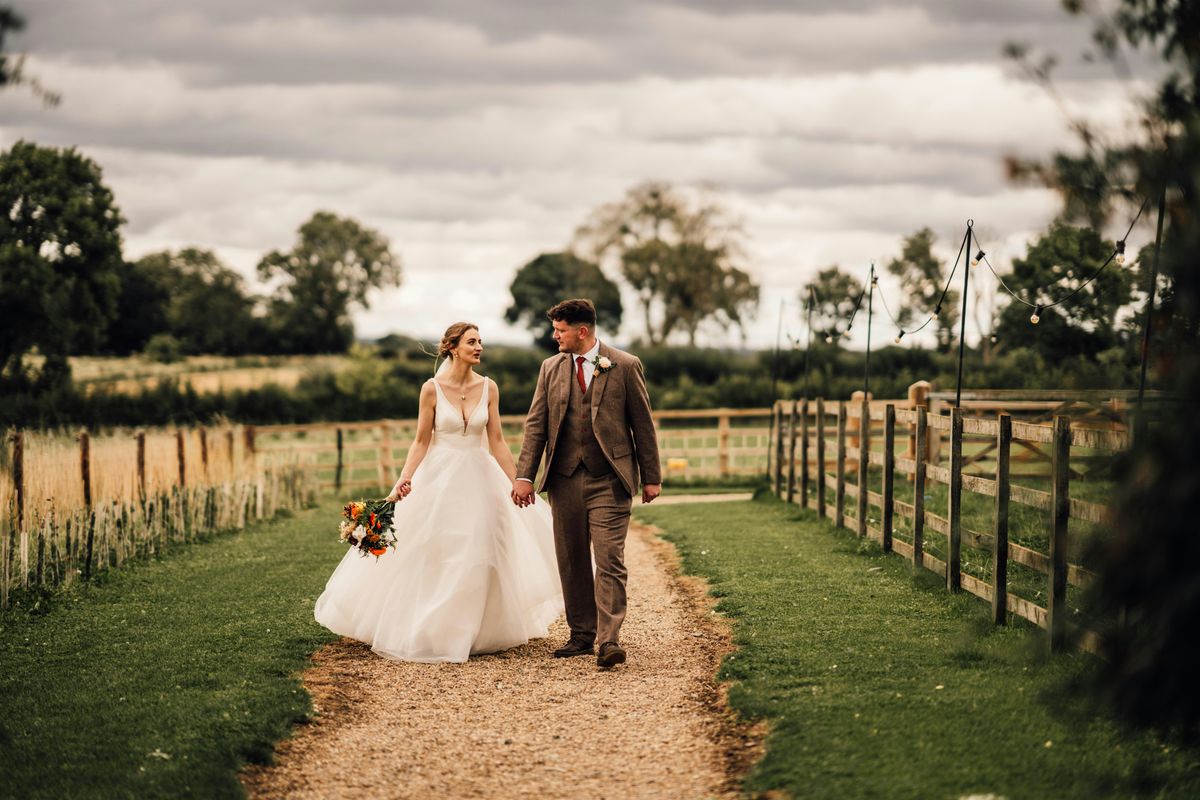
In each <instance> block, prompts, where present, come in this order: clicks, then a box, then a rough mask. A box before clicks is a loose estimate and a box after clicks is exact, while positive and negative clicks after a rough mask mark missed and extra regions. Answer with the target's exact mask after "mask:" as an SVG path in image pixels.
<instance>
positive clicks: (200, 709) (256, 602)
mask: <svg viewBox="0 0 1200 800" xmlns="http://www.w3.org/2000/svg"><path fill="white" fill-rule="evenodd" d="M337 513H338V509H337V508H336V507H335V506H334V505H333V503H332V502H326V503H324V504H323V505H322V506H321V507H320V508H318V509H314V510H309V511H304V512H301V513H300V514H297V515H296V516H295V517H293V518H290V519H277V520H275V521H272V522H269V523H264V524H261V525H258V526H255V527H253V528H251V529H247V530H246V531H244V532H239V533H230V534H224V535H221V536H219V537H216V538H214V539H213V540H212V541H209V542H207V543H205V544H201V545H192V546H186V547H181V548H178V549H176V550H174V551H173V552H172V553H171V554H170V556H169V557H168V558H165V559H163V560H161V561H154V562H147V563H142V564H131V565H129V566H127V567H126V568H124V569H122V570H120V571H117V572H115V573H113V574H111V575H108V576H105V579H104V581H103V582H102V583H100V584H99V585H96V586H92V587H86V586H84V587H78V588H76V589H74V590H72V591H70V592H68V593H66V594H63V595H60V596H58V597H57V598H55V600H54V602H53V603H51V605H50V608H49V610H48V611H46V613H44V614H37V615H31V614H29V613H28V612H13V613H9V614H7V615H4V616H0V797H5V798H8V797H12V798H18V797H19V798H63V797H71V798H86V797H98V798H99V797H103V798H117V797H122V798H123V797H130V798H132V797H137V798H147V797H205V798H209V797H212V798H216V797H239V796H241V795H242V791H241V786H240V784H239V783H238V782H237V778H236V771H237V769H238V767H239V766H240V765H241V764H242V763H243V762H244V761H246V760H251V761H261V760H263V759H265V758H268V757H269V754H270V752H271V749H272V746H273V743H274V742H275V741H276V740H278V739H280V738H283V737H284V736H286V735H288V732H289V730H290V727H291V725H292V724H293V723H294V722H295V721H297V720H299V719H302V718H304V717H305V715H306V714H308V713H309V710H310V704H309V698H308V695H307V694H306V693H305V692H304V691H303V690H302V689H301V688H300V684H299V681H298V677H297V676H298V674H299V671H300V670H302V669H303V668H304V666H305V664H306V660H307V656H308V655H309V654H310V653H311V652H313V651H314V650H315V649H317V648H318V647H319V646H320V645H321V644H322V643H323V642H325V641H328V640H330V639H332V638H333V637H332V635H330V634H329V633H328V632H326V631H325V630H324V629H323V628H321V627H320V626H319V625H317V623H316V622H315V621H314V620H313V618H312V607H313V602H314V601H315V600H316V597H317V595H318V594H319V593H320V592H321V590H322V589H323V588H324V585H325V580H326V579H327V578H328V576H329V573H330V572H331V571H332V569H333V566H334V565H335V564H336V562H337V559H338V557H339V555H340V554H341V553H342V552H343V546H342V545H339V544H338V543H337V542H336V536H335V533H334V525H335V523H336V517H337Z"/></svg>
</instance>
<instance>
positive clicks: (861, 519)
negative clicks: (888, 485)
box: [858, 395, 871, 539]
mask: <svg viewBox="0 0 1200 800" xmlns="http://www.w3.org/2000/svg"><path fill="white" fill-rule="evenodd" d="M870 436H871V406H870V403H869V402H868V400H867V397H866V395H864V396H863V401H862V411H861V413H860V415H859V418H858V538H860V539H865V538H866V536H867V467H868V464H867V460H868V455H869V452H870V449H871V439H870Z"/></svg>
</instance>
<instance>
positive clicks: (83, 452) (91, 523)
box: [79, 428, 96, 581]
mask: <svg viewBox="0 0 1200 800" xmlns="http://www.w3.org/2000/svg"><path fill="white" fill-rule="evenodd" d="M79 476H80V478H81V479H82V481H83V507H84V513H85V514H86V515H87V520H88V531H87V553H86V554H85V556H84V562H83V579H84V580H85V581H86V580H90V579H91V577H92V552H93V549H94V547H95V543H96V513H95V511H94V509H93V508H92V438H91V436H90V435H89V434H88V431H87V428H84V429H82V430H81V431H79Z"/></svg>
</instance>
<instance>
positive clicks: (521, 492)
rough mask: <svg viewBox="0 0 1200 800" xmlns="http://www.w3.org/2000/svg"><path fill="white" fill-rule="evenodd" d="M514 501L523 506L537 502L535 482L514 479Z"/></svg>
mask: <svg viewBox="0 0 1200 800" xmlns="http://www.w3.org/2000/svg"><path fill="white" fill-rule="evenodd" d="M512 501H513V502H514V503H516V504H517V505H518V506H520V507H521V508H524V507H525V506H531V505H533V504H534V503H536V502H537V493H536V492H535V491H533V484H532V483H530V482H529V481H522V480H518V481H514V482H513V490H512Z"/></svg>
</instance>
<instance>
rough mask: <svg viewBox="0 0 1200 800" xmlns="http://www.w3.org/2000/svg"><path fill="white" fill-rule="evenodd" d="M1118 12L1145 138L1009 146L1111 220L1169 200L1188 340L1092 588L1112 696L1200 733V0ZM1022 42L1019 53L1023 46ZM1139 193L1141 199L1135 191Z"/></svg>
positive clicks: (1106, 21) (1103, 27)
mask: <svg viewBox="0 0 1200 800" xmlns="http://www.w3.org/2000/svg"><path fill="white" fill-rule="evenodd" d="M1064 5H1065V6H1066V8H1067V9H1068V11H1070V12H1072V13H1076V14H1078V13H1082V12H1083V11H1088V12H1089V13H1091V12H1094V9H1093V8H1091V7H1090V5H1087V4H1084V3H1082V2H1080V0H1065V2H1064ZM1112 11H1113V13H1112V16H1103V15H1099V14H1097V15H1096V16H1095V17H1094V18H1095V19H1097V20H1098V22H1097V23H1096V24H1097V27H1096V29H1095V34H1096V35H1095V41H1096V42H1097V44H1098V46H1099V50H1100V51H1101V54H1103V55H1106V56H1108V57H1110V58H1112V59H1113V60H1114V62H1116V63H1121V61H1122V60H1123V58H1124V56H1123V55H1122V53H1121V51H1122V50H1124V49H1126V48H1130V49H1139V48H1140V49H1142V50H1143V55H1145V56H1146V57H1147V58H1154V59H1156V60H1157V61H1158V70H1157V71H1156V73H1155V74H1156V75H1157V76H1158V77H1157V81H1158V83H1157V85H1156V86H1155V89H1154V91H1153V93H1152V94H1151V95H1149V96H1148V97H1147V98H1146V99H1145V101H1144V103H1143V105H1142V108H1141V114H1140V116H1141V119H1140V120H1139V122H1140V125H1139V126H1138V127H1137V129H1136V130H1137V131H1138V134H1137V136H1136V138H1134V139H1132V140H1129V141H1123V142H1113V141H1109V140H1107V139H1106V138H1105V137H1103V136H1099V135H1097V134H1096V132H1095V131H1094V130H1093V129H1092V128H1091V127H1090V126H1088V125H1087V124H1086V122H1085V121H1077V124H1076V125H1075V128H1076V130H1077V131H1079V132H1080V133H1081V136H1080V144H1081V147H1079V148H1077V149H1076V150H1074V151H1073V152H1071V153H1060V154H1057V155H1056V156H1054V157H1053V158H1052V159H1050V160H1047V161H1041V162H1026V161H1021V160H1018V159H1012V160H1011V161H1010V166H1011V168H1012V172H1013V175H1014V177H1017V178H1027V179H1033V180H1034V181H1037V182H1040V183H1043V184H1045V185H1049V186H1051V187H1054V188H1056V189H1058V190H1059V191H1060V192H1061V193H1062V195H1063V198H1064V200H1065V203H1064V212H1065V213H1066V214H1067V215H1069V216H1071V217H1072V218H1078V219H1085V220H1088V221H1090V222H1093V223H1098V222H1103V221H1105V220H1108V219H1109V218H1110V217H1111V216H1112V214H1113V213H1114V212H1115V211H1123V212H1125V211H1127V210H1128V211H1127V213H1132V206H1136V204H1137V203H1138V202H1140V199H1141V198H1150V199H1151V200H1152V202H1154V203H1155V204H1157V202H1159V201H1163V204H1164V206H1165V212H1166V213H1165V218H1166V227H1167V230H1168V231H1169V232H1170V235H1168V236H1166V237H1164V239H1163V247H1162V254H1161V261H1160V265H1159V266H1160V269H1161V271H1162V272H1163V273H1164V274H1166V275H1167V276H1169V282H1170V284H1171V287H1172V295H1171V305H1172V311H1173V313H1174V315H1175V317H1176V319H1177V320H1178V322H1177V323H1175V325H1174V330H1175V331H1176V332H1177V335H1178V336H1179V338H1180V341H1178V342H1177V343H1176V347H1174V348H1172V350H1171V352H1170V353H1169V356H1168V357H1166V358H1163V359H1162V360H1161V361H1157V362H1155V366H1156V370H1155V372H1157V380H1158V381H1159V385H1160V386H1161V387H1162V388H1163V389H1166V390H1167V392H1168V393H1169V394H1170V395H1171V396H1173V399H1172V400H1171V401H1169V402H1166V403H1163V404H1162V405H1161V406H1160V408H1159V411H1158V413H1157V415H1156V416H1157V418H1156V419H1155V423H1156V424H1153V425H1148V426H1146V427H1145V428H1143V429H1142V430H1141V431H1139V433H1138V435H1137V436H1135V437H1133V443H1132V449H1131V451H1130V453H1129V454H1128V455H1127V456H1126V457H1125V458H1124V459H1123V460H1122V461H1121V463H1120V464H1119V466H1118V469H1117V470H1116V473H1115V480H1114V487H1115V489H1114V499H1115V501H1116V503H1117V505H1118V511H1117V517H1116V526H1115V531H1114V533H1113V535H1112V536H1111V537H1108V538H1105V539H1103V540H1102V542H1101V544H1100V546H1099V547H1098V548H1097V551H1096V553H1095V554H1094V561H1093V562H1092V566H1093V567H1094V568H1095V569H1096V570H1097V573H1098V575H1097V579H1096V581H1095V582H1094V583H1093V584H1092V586H1091V589H1090V590H1089V598H1090V601H1089V611H1090V612H1091V614H1093V615H1094V617H1095V618H1096V619H1098V620H1099V624H1100V625H1101V626H1102V627H1103V629H1104V634H1105V635H1104V637H1103V639H1102V647H1103V655H1104V658H1103V659H1102V660H1100V661H1099V662H1098V664H1097V674H1098V675H1099V676H1100V683H1099V686H1100V689H1101V690H1102V692H1103V693H1104V695H1105V696H1106V697H1107V698H1108V699H1109V700H1111V702H1112V703H1113V704H1114V706H1115V707H1116V708H1117V709H1118V711H1119V712H1120V713H1121V714H1122V715H1123V716H1124V717H1125V718H1127V719H1130V720H1133V721H1136V722H1139V723H1145V724H1149V725H1153V726H1155V727H1158V728H1160V729H1161V730H1164V731H1168V732H1172V733H1178V734H1183V735H1185V736H1192V737H1196V736H1200V684H1198V683H1197V682H1196V680H1195V675H1196V662H1197V657H1198V656H1200V652H1198V650H1197V639H1196V631H1197V629H1200V581H1197V579H1196V574H1197V567H1196V565H1197V564H1200V536H1196V533H1195V530H1196V498H1197V497H1200V460H1198V459H1197V457H1196V454H1197V453H1198V452H1200V416H1197V415H1196V413H1195V408H1196V404H1197V402H1200V336H1198V334H1197V331H1198V328H1200V266H1198V264H1197V260H1196V254H1197V253H1200V14H1198V13H1197V8H1196V4H1195V3H1189V2H1175V3H1172V2H1166V0H1118V2H1115V3H1114V4H1113V6H1112ZM1013 50H1014V52H1015V53H1016V54H1017V55H1018V56H1020V55H1021V54H1022V50H1021V48H1013ZM1032 72H1033V74H1038V75H1044V71H1042V72H1040V73H1039V72H1038V70H1033V71H1032ZM1130 195H1133V196H1134V198H1135V199H1134V202H1133V204H1129V203H1128V202H1126V201H1127V198H1129V196H1130ZM1151 207H1152V208H1153V205H1152V206H1151ZM1122 222H1123V220H1122ZM1148 285H1149V282H1148V281H1147V286H1148ZM1151 357H1152V358H1153V354H1152V356H1151ZM1152 374H1153V373H1152Z"/></svg>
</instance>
